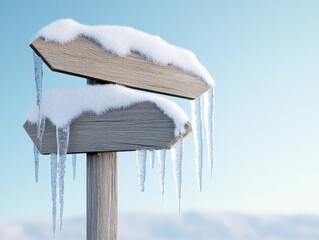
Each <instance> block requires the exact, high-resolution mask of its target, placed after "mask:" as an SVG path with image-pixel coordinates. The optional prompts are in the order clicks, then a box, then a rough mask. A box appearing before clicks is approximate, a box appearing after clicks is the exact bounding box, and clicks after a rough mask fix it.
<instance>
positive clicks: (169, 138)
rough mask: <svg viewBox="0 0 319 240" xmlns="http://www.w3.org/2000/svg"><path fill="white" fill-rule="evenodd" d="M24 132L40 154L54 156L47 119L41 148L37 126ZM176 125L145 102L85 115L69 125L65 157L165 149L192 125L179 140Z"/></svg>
mask: <svg viewBox="0 0 319 240" xmlns="http://www.w3.org/2000/svg"><path fill="white" fill-rule="evenodd" d="M24 128H25V130H26V131H27V133H28V134H29V136H30V137H31V139H32V141H33V142H34V143H35V145H36V146H37V148H38V149H39V151H40V152H41V153H42V154H50V153H56V151H57V145H56V127H55V126H54V125H52V123H51V122H50V121H49V120H48V119H46V123H45V130H44V134H43V138H42V144H41V147H40V144H39V141H38V138H37V128H36V124H31V123H29V122H26V123H25V124H24ZM174 130H175V124H174V122H173V120H172V119H171V118H169V117H167V116H166V115H165V114H164V113H163V112H162V111H161V110H160V109H159V108H158V107H157V106H156V104H154V103H150V102H144V103H140V104H135V105H132V106H130V107H128V108H125V109H119V110H112V111H108V112H106V113H104V114H102V115H100V116H97V115H95V114H93V113H85V114H83V115H82V116H80V117H79V118H77V119H75V120H74V121H73V122H72V124H71V125H70V137H69V147H68V153H89V152H112V151H116V152H117V151H133V150H138V149H168V148H170V147H171V146H172V145H173V144H174V143H175V142H176V141H177V140H178V139H179V138H180V137H183V136H185V135H186V134H188V132H190V131H191V125H190V124H188V125H187V126H186V131H185V132H184V133H183V134H182V135H181V136H178V137H175V136H174Z"/></svg>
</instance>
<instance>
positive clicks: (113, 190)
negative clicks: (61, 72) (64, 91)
mask: <svg viewBox="0 0 319 240" xmlns="http://www.w3.org/2000/svg"><path fill="white" fill-rule="evenodd" d="M87 84H89V85H95V84H97V82H96V81H95V80H93V79H87ZM86 156H87V157H86V165H87V166H86V188H87V189H86V198H87V199H86V240H117V223H118V220H117V219H118V199H117V153H116V152H103V153H87V155H86Z"/></svg>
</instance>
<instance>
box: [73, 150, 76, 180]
mask: <svg viewBox="0 0 319 240" xmlns="http://www.w3.org/2000/svg"><path fill="white" fill-rule="evenodd" d="M72 168H73V181H74V180H75V177H76V154H72Z"/></svg>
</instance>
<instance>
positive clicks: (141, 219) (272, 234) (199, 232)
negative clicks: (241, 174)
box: [0, 212, 319, 240]
mask: <svg viewBox="0 0 319 240" xmlns="http://www.w3.org/2000/svg"><path fill="white" fill-rule="evenodd" d="M50 225H51V222H50V221H49V220H42V221H41V220H36V221H35V220H34V221H29V222H20V223H13V222H11V223H9V222H6V221H2V220H0V239H2V240H40V239H41V240H42V239H51V238H52V230H51V227H50ZM318 225H319V215H252V214H250V215H249V214H240V213H207V214H204V213H196V212H188V213H182V214H180V215H178V214H152V213H141V214H136V213H132V214H120V215H119V229H118V230H119V239H121V240H129V239H139V240H149V239H156V240H164V239H174V240H176V239H177V240H178V239H179V240H182V239H183V240H194V239H197V240H211V239H216V240H286V239H289V240H292V239H294V240H305V239H307V240H315V239H318V238H319V229H318ZM56 234H57V235H56V237H55V239H56V240H59V239H68V240H81V239H85V238H86V225H85V217H84V216H83V217H77V218H72V219H66V221H65V225H64V229H63V230H62V233H60V232H57V233H56Z"/></svg>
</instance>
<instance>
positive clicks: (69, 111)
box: [24, 19, 214, 240]
mask: <svg viewBox="0 0 319 240" xmlns="http://www.w3.org/2000/svg"><path fill="white" fill-rule="evenodd" d="M30 46H31V47H32V49H33V50H34V64H35V80H36V90H37V101H36V104H35V106H34V107H33V108H32V109H31V110H30V112H29V116H28V119H27V122H26V123H25V124H24V128H25V129H26V131H27V133H28V134H29V135H30V137H31V139H32V141H33V142H34V155H35V170H36V171H35V172H36V181H38V169H39V153H42V154H50V156H51V164H50V168H51V190H52V202H53V210H52V212H53V232H55V228H56V212H57V199H58V202H59V211H60V229H61V227H62V216H63V196H64V174H65V161H66V156H67V154H72V163H73V177H74V178H75V174H76V173H75V169H76V155H75V154H76V153H87V201H88V202H87V215H88V216H87V239H90V240H91V239H92V240H93V239H102V238H103V239H117V156H116V152H118V151H136V160H137V170H138V180H139V184H140V189H141V191H144V182H145V175H146V167H145V166H146V160H147V159H149V160H150V165H151V168H153V166H154V159H155V156H157V158H158V161H159V174H160V185H161V190H162V194H163V193H164V178H165V157H166V150H167V149H170V148H171V159H172V162H173V169H174V175H175V180H176V191H177V199H178V206H179V208H180V204H181V181H182V157H183V138H184V137H185V136H186V135H187V134H188V133H189V132H190V131H191V130H192V129H193V132H194V148H195V163H196V174H197V179H198V186H199V189H200V190H201V188H202V180H201V179H202V177H201V176H202V161H203V128H205V132H206V142H207V149H208V166H209V171H210V173H211V172H212V163H213V100H214V81H213V79H212V77H211V76H210V74H209V73H208V71H207V70H206V69H205V67H204V66H203V65H202V64H201V63H200V62H199V61H198V60H197V58H196V56H195V55H194V54H193V53H192V52H190V51H188V50H186V49H182V48H179V47H176V46H173V45H170V44H168V43H167V42H165V41H164V40H162V39H161V38H160V37H157V36H152V35H150V34H147V33H144V32H141V31H138V30H135V29H132V28H130V27H119V26H86V25H82V24H79V23H77V22H75V21H73V20H71V19H63V20H58V21H55V22H53V23H51V24H50V25H48V26H46V27H44V28H42V29H41V30H40V31H39V32H38V33H37V34H36V36H35V38H34V41H33V42H32V43H31V45H30ZM43 61H44V62H45V63H46V64H47V65H48V66H49V68H50V69H52V70H54V71H58V72H62V73H68V74H72V75H76V76H82V77H86V78H88V83H94V84H103V83H104V85H87V86H81V87H76V88H69V89H56V90H51V91H49V92H47V93H45V94H44V95H43V96H42V78H43V70H42V63H43ZM105 83H116V84H120V85H123V86H120V85H114V84H106V85H105ZM124 86H126V87H124ZM127 87H129V88H127ZM131 88H133V89H140V90H144V91H148V92H158V93H163V94H166V95H173V96H178V97H182V98H187V99H194V100H192V101H191V109H192V121H191V122H192V127H191V125H190V123H189V120H188V117H187V116H186V114H185V113H184V111H183V110H182V109H181V108H180V107H178V106H177V105H176V104H175V103H174V102H172V101H168V100H167V99H165V98H164V97H159V96H157V95H154V94H149V93H145V92H143V91H137V90H133V89H131ZM101 186H105V187H106V189H105V188H103V187H101ZM57 195H58V198H57Z"/></svg>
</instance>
